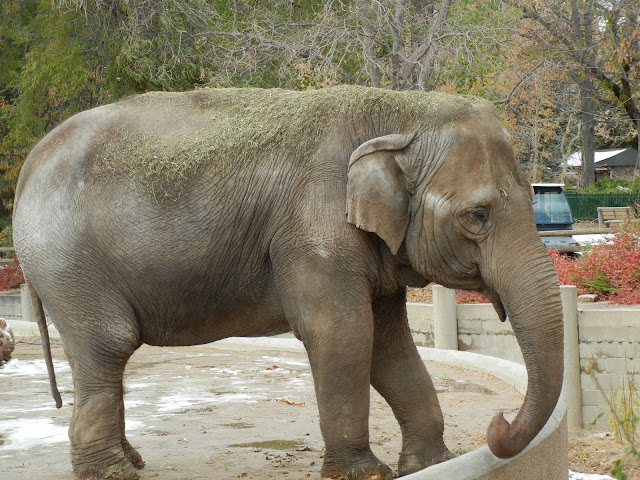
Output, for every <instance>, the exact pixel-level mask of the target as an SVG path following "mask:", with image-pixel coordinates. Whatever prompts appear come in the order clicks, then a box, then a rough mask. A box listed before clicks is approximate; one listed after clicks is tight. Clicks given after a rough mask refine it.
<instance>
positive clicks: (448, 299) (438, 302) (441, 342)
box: [433, 285, 458, 350]
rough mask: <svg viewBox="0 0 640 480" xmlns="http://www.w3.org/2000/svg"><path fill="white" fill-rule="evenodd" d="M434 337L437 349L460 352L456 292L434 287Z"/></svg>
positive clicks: (437, 286)
mask: <svg viewBox="0 0 640 480" xmlns="http://www.w3.org/2000/svg"><path fill="white" fill-rule="evenodd" d="M433 337H434V339H433V340H434V344H435V347H436V348H442V349H446V350H458V318H457V315H456V291H455V290H451V289H449V288H445V287H443V286H442V285H434V286H433Z"/></svg>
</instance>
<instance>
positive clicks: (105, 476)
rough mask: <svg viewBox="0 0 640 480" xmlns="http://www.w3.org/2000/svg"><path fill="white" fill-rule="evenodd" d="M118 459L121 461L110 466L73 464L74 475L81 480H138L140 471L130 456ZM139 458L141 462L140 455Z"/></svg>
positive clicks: (122, 456)
mask: <svg viewBox="0 0 640 480" xmlns="http://www.w3.org/2000/svg"><path fill="white" fill-rule="evenodd" d="M134 452H135V450H134ZM136 453H137V452H136ZM118 457H120V458H119V460H116V461H115V463H110V464H109V465H100V464H98V463H96V462H92V463H79V462H73V473H74V474H75V476H76V477H77V478H78V479H79V480H138V479H139V478H140V476H139V475H138V470H137V468H136V466H135V465H134V464H133V462H132V461H131V460H129V458H128V456H127V457H125V456H124V455H122V454H121V455H118V456H117V457H116V458H118ZM138 457H139V461H142V458H141V457H140V455H138ZM112 461H113V460H112ZM143 464H144V462H143Z"/></svg>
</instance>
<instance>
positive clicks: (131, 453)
mask: <svg viewBox="0 0 640 480" xmlns="http://www.w3.org/2000/svg"><path fill="white" fill-rule="evenodd" d="M122 450H123V451H124V455H125V456H126V457H127V458H128V459H129V461H130V462H131V463H132V465H133V466H134V467H136V468H138V469H140V468H144V460H142V456H141V455H140V454H139V453H138V451H137V450H136V449H135V448H133V447H132V446H131V444H130V443H129V441H128V440H127V439H126V438H125V439H124V441H123V442H122Z"/></svg>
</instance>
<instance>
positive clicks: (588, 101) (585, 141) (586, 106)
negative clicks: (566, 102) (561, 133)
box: [580, 77, 596, 188]
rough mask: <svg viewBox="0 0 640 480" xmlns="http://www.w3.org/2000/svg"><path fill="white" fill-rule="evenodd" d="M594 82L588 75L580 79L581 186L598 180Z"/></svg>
mask: <svg viewBox="0 0 640 480" xmlns="http://www.w3.org/2000/svg"><path fill="white" fill-rule="evenodd" d="M592 93H593V84H592V83H591V80H590V79H589V78H587V77H585V78H582V79H581V80H580V98H581V101H582V111H581V112H580V121H581V122H582V129H581V137H582V168H581V171H580V188H587V187H588V186H589V185H591V184H592V183H595V181H596V175H595V165H594V147H593V139H594V135H595V133H594V123H595V121H594V110H593V96H592Z"/></svg>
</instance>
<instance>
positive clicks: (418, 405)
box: [371, 293, 452, 475]
mask: <svg viewBox="0 0 640 480" xmlns="http://www.w3.org/2000/svg"><path fill="white" fill-rule="evenodd" d="M374 318H375V332H374V346H373V355H372V362H371V384H372V385H373V387H374V388H375V389H376V390H377V391H378V392H379V393H380V394H381V395H382V396H383V397H384V399H385V400H386V401H387V403H388V404H389V405H390V406H391V409H392V410H393V413H394V415H395V416H396V418H397V420H398V422H399V423H400V428H401V431H402V451H401V453H400V460H399V462H398V473H399V474H400V475H408V474H409V473H412V472H415V471H417V470H420V469H422V468H425V467H428V466H429V465H433V464H435V463H439V462H442V461H444V460H447V459H449V458H451V457H452V455H451V452H449V450H448V449H447V447H446V446H445V444H444V441H443V433H444V420H443V417H442V411H441V409H440V403H439V402H438V397H437V394H436V391H435V388H434V386H433V382H432V381H431V377H430V376H429V373H428V372H427V370H426V368H425V366H424V362H423V361H422V360H421V359H420V356H419V354H418V351H417V349H416V347H415V344H414V343H413V339H412V337H411V332H410V330H409V326H408V322H407V316H406V299H405V295H404V293H402V294H398V295H396V296H393V297H389V298H386V299H384V301H383V302H381V303H379V304H377V305H375V307H374Z"/></svg>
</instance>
